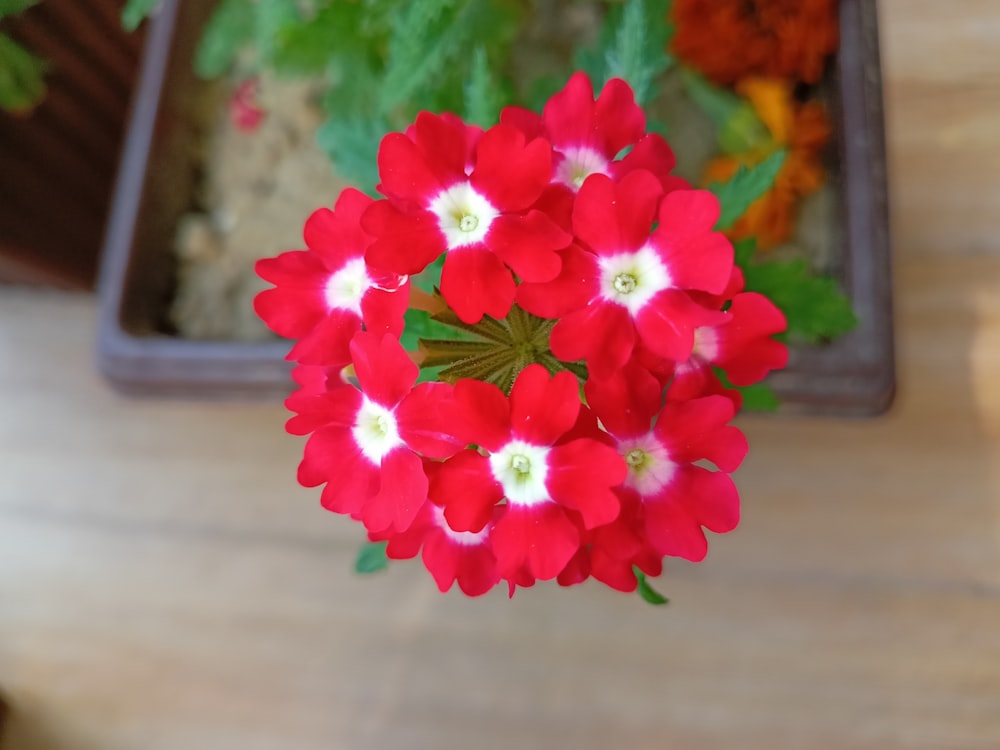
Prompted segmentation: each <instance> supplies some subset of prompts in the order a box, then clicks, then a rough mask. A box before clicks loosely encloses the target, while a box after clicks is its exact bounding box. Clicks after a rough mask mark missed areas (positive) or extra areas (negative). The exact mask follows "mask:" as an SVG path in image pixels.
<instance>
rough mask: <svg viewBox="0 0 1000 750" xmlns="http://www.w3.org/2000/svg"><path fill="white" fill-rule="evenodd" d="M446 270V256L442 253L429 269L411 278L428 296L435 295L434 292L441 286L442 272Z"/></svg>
mask: <svg viewBox="0 0 1000 750" xmlns="http://www.w3.org/2000/svg"><path fill="white" fill-rule="evenodd" d="M443 269H444V254H443V253H442V254H441V255H440V256H439V257H438V258H437V259H436V260H435V261H434V262H433V263H431V264H430V265H429V266H427V268H425V269H424V270H423V271H421V272H420V273H418V274H417V275H416V276H413V277H411V279H410V280H411V281H412V282H413V283H414V284H415V285H416V287H417V288H418V289H420V290H421V291H423V292H427V294H434V291H435V290H436V289H437V288H438V287H440V286H441V271H442V270H443Z"/></svg>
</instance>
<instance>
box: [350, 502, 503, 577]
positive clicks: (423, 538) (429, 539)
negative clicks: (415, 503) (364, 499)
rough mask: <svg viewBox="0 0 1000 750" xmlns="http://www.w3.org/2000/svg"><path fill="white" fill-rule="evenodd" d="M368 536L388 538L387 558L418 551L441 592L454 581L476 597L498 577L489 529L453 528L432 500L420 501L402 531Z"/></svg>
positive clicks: (405, 555)
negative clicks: (414, 518)
mask: <svg viewBox="0 0 1000 750" xmlns="http://www.w3.org/2000/svg"><path fill="white" fill-rule="evenodd" d="M369 536H370V537H371V538H372V540H373V541H377V540H379V539H380V538H382V536H384V537H385V538H386V539H387V540H388V546H387V547H386V556H387V557H388V558H389V559H390V560H408V559H410V558H413V557H416V555H417V553H418V552H421V553H422V554H421V557H422V559H423V563H424V567H425V568H427V570H428V571H429V572H430V574H431V575H432V576H433V577H434V581H435V583H437V586H438V589H439V590H440V591H442V592H445V591H448V589H450V588H451V587H452V584H454V583H455V582H457V583H458V587H459V588H460V589H461V590H462V592H463V593H464V594H466V595H467V596H480V595H482V594H485V593H486V592H487V591H489V590H490V589H492V588H493V587H494V586H495V585H496V584H497V582H498V581H499V580H500V575H499V574H498V573H497V563H496V558H495V557H494V555H493V549H492V547H491V546H490V530H489V528H488V527H487V528H484V529H483V530H482V531H477V532H473V531H455V530H454V529H452V528H451V527H450V526H449V525H448V521H447V520H446V519H445V517H444V510H443V509H442V508H440V507H439V506H437V505H435V504H434V503H432V502H429V501H428V502H427V503H424V505H423V507H421V509H420V512H419V513H418V514H417V517H416V520H414V522H413V524H412V525H411V526H410V528H409V529H407V530H406V531H404V532H401V533H396V532H389V533H388V534H386V535H378V534H374V535H369Z"/></svg>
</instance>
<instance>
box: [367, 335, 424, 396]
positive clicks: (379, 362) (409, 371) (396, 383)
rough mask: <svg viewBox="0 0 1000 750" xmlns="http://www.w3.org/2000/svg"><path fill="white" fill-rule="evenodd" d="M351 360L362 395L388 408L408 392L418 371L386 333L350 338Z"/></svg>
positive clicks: (396, 340)
mask: <svg viewBox="0 0 1000 750" xmlns="http://www.w3.org/2000/svg"><path fill="white" fill-rule="evenodd" d="M351 361H352V362H353V363H354V372H355V373H356V374H357V377H358V383H360V384H361V390H362V391H363V392H364V394H365V395H366V396H368V398H370V399H371V400H372V401H374V402H375V403H378V404H382V406H385V407H388V408H392V407H394V406H395V405H396V404H398V403H399V402H400V401H401V400H402V399H403V396H405V395H406V394H407V393H409V392H410V389H412V388H413V384H414V383H415V382H416V381H417V375H418V374H419V373H420V368H418V367H417V366H416V365H415V364H414V363H413V360H411V359H410V357H409V355H408V354H407V353H406V350H405V349H403V347H402V345H401V344H400V343H399V341H398V339H396V338H395V337H393V336H389V335H384V336H376V335H375V334H374V333H365V332H362V333H359V334H357V335H356V336H355V337H354V338H353V339H352V340H351Z"/></svg>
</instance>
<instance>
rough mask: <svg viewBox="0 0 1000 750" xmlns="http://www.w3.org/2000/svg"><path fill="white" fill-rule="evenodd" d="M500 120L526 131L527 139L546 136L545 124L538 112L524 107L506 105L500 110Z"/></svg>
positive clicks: (523, 131)
mask: <svg viewBox="0 0 1000 750" xmlns="http://www.w3.org/2000/svg"><path fill="white" fill-rule="evenodd" d="M500 122H501V123H502V124H503V125H510V126H511V127H513V128H517V129H518V130H520V131H521V132H522V133H524V137H525V140H528V141H531V140H534V139H535V138H544V137H545V125H544V123H543V122H542V117H541V115H539V114H538V113H537V112H532V111H531V110H530V109H524V108H523V107H504V108H503V111H501V112H500Z"/></svg>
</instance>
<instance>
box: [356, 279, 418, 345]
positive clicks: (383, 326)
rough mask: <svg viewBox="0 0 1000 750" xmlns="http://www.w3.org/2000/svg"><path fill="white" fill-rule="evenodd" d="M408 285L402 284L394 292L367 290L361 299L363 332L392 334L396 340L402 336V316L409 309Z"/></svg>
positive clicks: (379, 334)
mask: <svg viewBox="0 0 1000 750" xmlns="http://www.w3.org/2000/svg"><path fill="white" fill-rule="evenodd" d="M409 297H410V284H409V282H407V283H405V284H403V285H402V286H400V287H399V289H397V290H396V291H393V292H388V291H385V290H383V289H374V288H373V289H369V290H368V291H367V292H366V293H365V296H364V297H362V298H361V315H362V317H363V318H364V322H365V330H366V331H368V332H370V333H374V334H375V335H378V336H381V335H383V334H392V335H393V336H396V337H397V338H398V337H399V336H401V335H402V334H403V328H404V316H405V315H406V309H407V307H409Z"/></svg>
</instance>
